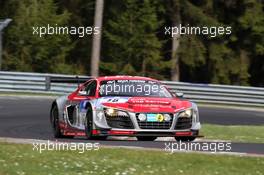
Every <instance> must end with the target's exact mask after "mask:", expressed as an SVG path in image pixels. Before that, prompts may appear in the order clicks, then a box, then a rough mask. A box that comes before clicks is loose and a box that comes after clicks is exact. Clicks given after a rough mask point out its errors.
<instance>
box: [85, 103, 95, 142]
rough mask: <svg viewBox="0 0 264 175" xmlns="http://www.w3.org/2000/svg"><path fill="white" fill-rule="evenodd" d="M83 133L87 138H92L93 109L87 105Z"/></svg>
mask: <svg viewBox="0 0 264 175" xmlns="http://www.w3.org/2000/svg"><path fill="white" fill-rule="evenodd" d="M85 134H86V138H87V139H92V138H93V111H92V108H91V107H88V109H87V113H86V121H85Z"/></svg>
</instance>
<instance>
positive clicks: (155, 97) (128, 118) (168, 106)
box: [50, 76, 201, 141]
mask: <svg viewBox="0 0 264 175" xmlns="http://www.w3.org/2000/svg"><path fill="white" fill-rule="evenodd" d="M50 122H51V126H52V128H53V133H54V137H55V138H62V137H74V136H86V137H87V139H106V138H107V136H134V137H137V139H138V140H146V141H152V140H155V139H156V138H157V137H175V139H176V140H182V141H192V140H194V139H195V138H196V137H198V136H199V130H200V128H201V125H200V122H199V113H198V108H197V105H196V104H195V103H192V102H190V101H188V100H185V99H183V98H182V94H180V93H178V94H177V93H172V92H170V90H169V89H168V88H167V87H166V86H165V85H163V84H162V83H161V82H159V81H158V80H155V79H152V78H147V77H139V76H108V77H99V78H91V79H89V80H88V81H86V82H85V83H83V84H81V85H80V86H78V88H77V89H76V90H75V91H74V92H72V93H71V94H69V95H66V96H62V97H59V98H57V99H56V100H55V101H54V102H53V103H52V106H51V110H50Z"/></svg>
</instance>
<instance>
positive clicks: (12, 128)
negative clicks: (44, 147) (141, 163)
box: [0, 96, 264, 155]
mask: <svg viewBox="0 0 264 175" xmlns="http://www.w3.org/2000/svg"><path fill="white" fill-rule="evenodd" d="M55 98H56V97H54V99H55ZM52 101H53V98H50V97H42V98H40V97H21V96H18V97H16V96H0V137H12V138H26V139H41V140H42V139H43V140H54V139H53V137H52V133H51V129H50V125H49V119H48V116H49V110H50V105H51V102H52ZM199 109H200V120H201V123H210V124H220V125H264V112H258V111H246V110H238V109H230V108H228V109H224V108H212V107H200V108H199ZM64 141H73V140H64ZM74 141H75V142H87V140H85V139H82V138H78V139H74ZM89 142H100V144H102V145H108V146H129V147H143V148H158V149H164V148H165V141H154V142H143V141H136V142H135V141H131V140H113V139H110V140H107V141H89ZM166 142H168V141H166ZM232 152H242V153H254V154H262V155H264V144H257V143H232Z"/></svg>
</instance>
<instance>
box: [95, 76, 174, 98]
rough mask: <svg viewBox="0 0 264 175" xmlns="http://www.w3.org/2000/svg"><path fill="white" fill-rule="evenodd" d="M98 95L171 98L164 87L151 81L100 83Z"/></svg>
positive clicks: (110, 81)
mask: <svg viewBox="0 0 264 175" xmlns="http://www.w3.org/2000/svg"><path fill="white" fill-rule="evenodd" d="M99 94H100V96H128V97H135V96H138V97H168V98H170V97H172V95H171V93H170V92H169V91H168V90H167V89H166V88H165V87H164V85H162V84H160V83H159V82H157V81H151V80H107V81H101V83H100V90H99Z"/></svg>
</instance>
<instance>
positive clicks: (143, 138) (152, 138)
mask: <svg viewBox="0 0 264 175" xmlns="http://www.w3.org/2000/svg"><path fill="white" fill-rule="evenodd" d="M156 138H157V137H155V136H137V140H139V141H154V140H156Z"/></svg>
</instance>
